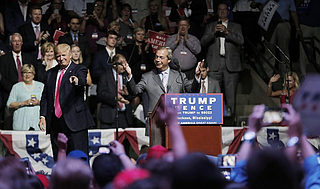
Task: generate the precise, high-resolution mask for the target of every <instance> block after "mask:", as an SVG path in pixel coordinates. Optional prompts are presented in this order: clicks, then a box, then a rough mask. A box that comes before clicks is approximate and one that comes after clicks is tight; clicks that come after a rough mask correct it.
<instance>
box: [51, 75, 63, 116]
mask: <svg viewBox="0 0 320 189" xmlns="http://www.w3.org/2000/svg"><path fill="white" fill-rule="evenodd" d="M65 70H66V69H62V71H61V74H60V77H59V81H58V85H57V91H56V98H55V101H54V113H55V115H56V116H57V118H60V117H61V116H62V110H61V107H60V101H59V97H60V85H61V80H62V77H63V75H64V72H65Z"/></svg>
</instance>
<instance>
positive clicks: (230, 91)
mask: <svg viewBox="0 0 320 189" xmlns="http://www.w3.org/2000/svg"><path fill="white" fill-rule="evenodd" d="M219 64H220V66H219V70H218V71H209V73H208V74H209V76H210V77H212V78H214V79H215V80H218V81H219V83H220V86H222V85H223V87H221V88H223V89H224V90H223V92H224V96H225V97H226V105H228V106H230V107H231V110H232V113H235V105H236V92H237V87H238V82H239V73H238V72H230V71H228V69H227V66H226V59H225V58H224V57H222V56H221V58H220V62H219Z"/></svg>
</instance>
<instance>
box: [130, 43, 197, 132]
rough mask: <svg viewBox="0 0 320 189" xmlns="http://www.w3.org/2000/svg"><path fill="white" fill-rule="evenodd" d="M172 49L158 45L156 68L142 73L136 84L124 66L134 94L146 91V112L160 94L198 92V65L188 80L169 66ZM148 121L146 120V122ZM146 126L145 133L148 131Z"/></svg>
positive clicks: (154, 103)
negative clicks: (193, 76)
mask: <svg viewBox="0 0 320 189" xmlns="http://www.w3.org/2000/svg"><path fill="white" fill-rule="evenodd" d="M171 59H172V50H171V49H170V48H169V47H164V46H163V47H159V48H158V49H157V51H156V55H155V57H154V63H155V65H156V69H153V70H151V71H150V72H147V73H145V74H143V75H142V77H141V80H140V82H139V83H138V84H136V83H135V81H134V80H133V79H132V73H131V68H130V67H129V66H127V67H126V71H127V73H128V81H129V86H130V88H131V90H132V92H133V93H134V94H138V93H142V92H146V93H147V96H148V99H149V105H148V112H152V111H153V108H154V107H155V105H156V103H157V101H158V100H159V98H160V96H161V95H162V94H164V93H183V92H187V93H198V92H199V86H200V65H201V63H200V62H199V63H198V66H197V67H196V70H195V79H192V80H188V79H187V77H186V75H185V74H184V73H181V76H180V74H179V72H178V71H176V70H174V69H172V68H170V67H169V63H170V61H171ZM147 123H148V122H147ZM147 130H148V127H147V129H146V133H149V132H148V131H147Z"/></svg>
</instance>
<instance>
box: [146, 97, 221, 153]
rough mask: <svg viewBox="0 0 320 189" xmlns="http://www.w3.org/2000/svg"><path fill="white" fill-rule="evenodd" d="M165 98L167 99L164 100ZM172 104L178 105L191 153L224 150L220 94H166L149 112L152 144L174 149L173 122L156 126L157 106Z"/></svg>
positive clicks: (182, 127) (179, 118)
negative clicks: (171, 135)
mask: <svg viewBox="0 0 320 189" xmlns="http://www.w3.org/2000/svg"><path fill="white" fill-rule="evenodd" d="M162 99H164V101H162ZM162 102H164V103H165V104H164V105H163V107H165V111H166V107H167V104H169V103H173V104H174V106H175V107H176V108H178V120H179V123H180V124H181V129H182V131H183V134H184V137H185V140H186V142H187V145H188V149H189V152H203V153H205V154H208V155H214V156H217V155H218V154H221V153H222V135H221V124H223V108H222V106H223V105H222V104H223V103H222V102H223V99H222V94H221V93H207V94H203V93H184V94H163V95H161V97H160V99H159V100H158V102H157V104H156V106H155V108H154V110H153V112H152V113H150V115H149V118H150V120H149V128H150V129H149V136H150V138H149V140H150V146H154V145H162V146H164V147H166V148H168V149H170V148H171V142H170V132H169V130H168V127H170V125H165V126H160V127H157V125H156V120H157V117H158V115H157V109H158V108H159V107H160V105H161V106H162V104H161V103H162Z"/></svg>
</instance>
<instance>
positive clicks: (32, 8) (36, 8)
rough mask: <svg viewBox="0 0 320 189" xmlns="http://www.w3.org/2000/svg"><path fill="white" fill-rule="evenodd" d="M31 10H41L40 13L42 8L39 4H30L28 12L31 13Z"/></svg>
mask: <svg viewBox="0 0 320 189" xmlns="http://www.w3.org/2000/svg"><path fill="white" fill-rule="evenodd" d="M33 10H41V13H42V8H41V7H40V6H39V5H34V6H32V7H31V8H30V11H29V14H31V13H32V11H33Z"/></svg>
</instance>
